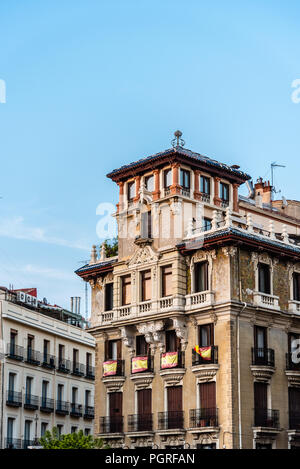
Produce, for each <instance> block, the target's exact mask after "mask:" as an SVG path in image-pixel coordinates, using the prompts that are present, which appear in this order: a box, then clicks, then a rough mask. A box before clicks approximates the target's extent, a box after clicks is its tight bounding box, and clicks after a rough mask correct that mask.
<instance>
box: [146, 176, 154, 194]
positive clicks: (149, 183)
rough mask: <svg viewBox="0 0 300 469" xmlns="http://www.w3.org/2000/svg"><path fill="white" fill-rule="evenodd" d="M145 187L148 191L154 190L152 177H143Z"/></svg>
mask: <svg viewBox="0 0 300 469" xmlns="http://www.w3.org/2000/svg"><path fill="white" fill-rule="evenodd" d="M145 184H146V189H147V190H148V191H150V192H153V191H154V177H153V176H148V177H146V179H145Z"/></svg>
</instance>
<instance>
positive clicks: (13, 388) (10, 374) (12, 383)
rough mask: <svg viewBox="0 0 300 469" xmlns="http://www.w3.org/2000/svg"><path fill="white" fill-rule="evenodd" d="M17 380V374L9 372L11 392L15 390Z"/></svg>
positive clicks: (9, 388)
mask: <svg viewBox="0 0 300 469" xmlns="http://www.w3.org/2000/svg"><path fill="white" fill-rule="evenodd" d="M15 380H16V374H15V373H9V375H8V391H9V393H11V394H12V393H13V392H14V391H15Z"/></svg>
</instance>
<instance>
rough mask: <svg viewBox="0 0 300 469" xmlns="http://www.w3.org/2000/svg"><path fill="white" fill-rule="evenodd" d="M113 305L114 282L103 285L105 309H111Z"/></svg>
mask: <svg viewBox="0 0 300 469" xmlns="http://www.w3.org/2000/svg"><path fill="white" fill-rule="evenodd" d="M113 307H114V284H113V283H106V285H105V311H111V310H112V309H113Z"/></svg>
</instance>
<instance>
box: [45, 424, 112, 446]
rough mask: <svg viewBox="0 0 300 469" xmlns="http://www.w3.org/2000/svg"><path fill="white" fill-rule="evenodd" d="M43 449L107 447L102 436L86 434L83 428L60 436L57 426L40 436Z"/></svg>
mask: <svg viewBox="0 0 300 469" xmlns="http://www.w3.org/2000/svg"><path fill="white" fill-rule="evenodd" d="M40 444H41V446H42V447H43V449H107V448H108V447H107V446H104V444H103V440H101V438H94V437H93V436H92V435H84V434H83V431H82V430H79V432H76V433H69V434H66V435H61V436H59V433H58V430H57V428H56V427H54V428H53V429H52V431H51V432H50V431H47V432H46V433H45V435H44V436H42V437H41V438H40Z"/></svg>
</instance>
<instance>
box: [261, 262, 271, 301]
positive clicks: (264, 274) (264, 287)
mask: <svg viewBox="0 0 300 469" xmlns="http://www.w3.org/2000/svg"><path fill="white" fill-rule="evenodd" d="M258 288H259V292H260V293H266V294H268V295H269V294H270V293H271V282H270V267H269V265H267V264H261V263H259V264H258Z"/></svg>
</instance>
